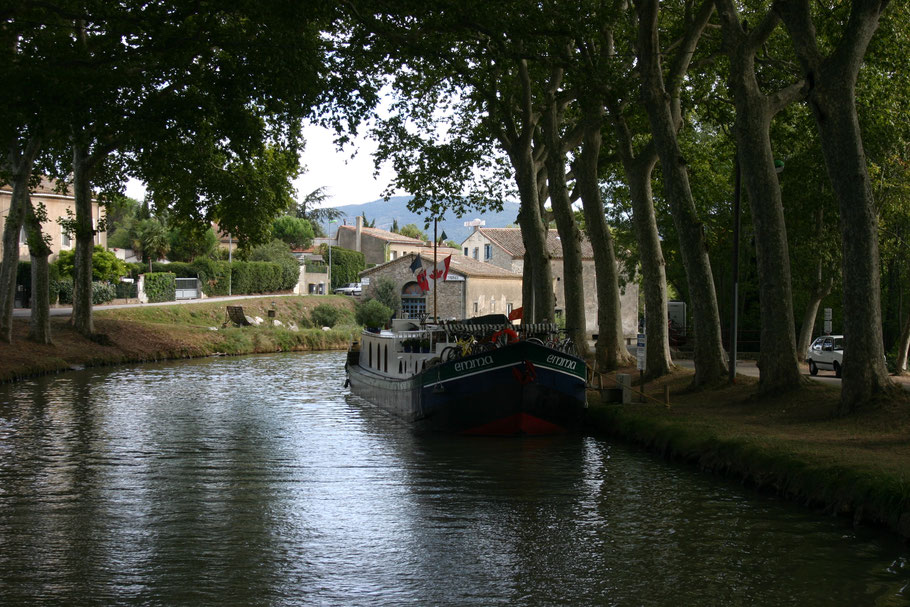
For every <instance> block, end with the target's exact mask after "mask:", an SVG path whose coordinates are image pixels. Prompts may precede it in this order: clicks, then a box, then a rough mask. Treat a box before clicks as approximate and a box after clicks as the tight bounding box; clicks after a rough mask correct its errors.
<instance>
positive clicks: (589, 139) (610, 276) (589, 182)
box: [574, 109, 633, 371]
mask: <svg viewBox="0 0 910 607" xmlns="http://www.w3.org/2000/svg"><path fill="white" fill-rule="evenodd" d="M585 113H586V116H585V131H584V140H583V141H582V148H581V153H580V155H579V158H578V161H577V162H576V163H575V166H574V169H575V180H576V183H577V184H578V190H579V192H580V193H581V203H582V207H583V209H584V214H585V223H586V224H587V227H588V236H589V237H590V239H591V246H592V248H593V249H594V268H595V275H594V279H595V281H596V285H597V324H598V334H597V343H596V344H595V346H594V351H595V358H596V361H597V368H598V369H599V370H600V371H612V370H613V369H618V368H619V367H623V366H626V365H629V364H631V363H632V361H633V359H632V355H631V354H629V351H628V350H627V349H626V345H625V336H624V335H623V329H622V307H621V304H620V297H619V272H618V271H617V266H616V256H615V254H614V251H613V235H612V234H611V233H610V226H609V225H607V220H606V217H605V216H604V204H603V199H602V198H601V194H600V184H599V183H598V162H599V159H600V149H601V144H602V141H601V134H600V129H601V126H602V124H601V122H602V113H601V112H600V110H594V109H588V110H586V112H585Z"/></svg>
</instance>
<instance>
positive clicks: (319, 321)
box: [310, 304, 341, 327]
mask: <svg viewBox="0 0 910 607" xmlns="http://www.w3.org/2000/svg"><path fill="white" fill-rule="evenodd" d="M310 318H312V319H313V325H314V326H316V327H334V326H335V325H336V324H337V323H338V320H339V319H340V318H341V310H340V309H338V308H336V307H335V306H333V305H330V304H319V305H318V306H316V307H315V308H313V311H312V312H310Z"/></svg>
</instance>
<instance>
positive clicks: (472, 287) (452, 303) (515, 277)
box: [360, 253, 521, 320]
mask: <svg viewBox="0 0 910 607" xmlns="http://www.w3.org/2000/svg"><path fill="white" fill-rule="evenodd" d="M419 255H420V258H421V263H422V264H423V267H425V268H430V267H432V266H433V256H432V254H425V253H420V254H419ZM416 256H417V254H414V253H411V254H407V255H405V256H403V257H399V258H398V259H394V260H392V261H389V262H386V263H384V264H381V265H378V266H375V267H372V268H369V269H367V270H364V271H363V272H361V274H360V277H361V281H362V282H363V283H364V285H363V288H364V294H365V295H366V294H369V290H370V287H371V285H373V284H375V282H376V281H377V280H379V279H380V278H387V279H390V280H392V281H393V282H394V283H395V284H396V285H397V286H398V289H399V293H401V297H402V308H401V310H396V314H397V316H398V317H399V318H419V317H420V315H421V314H429V315H431V316H432V315H433V306H434V299H435V305H436V315H437V316H438V317H439V318H441V319H455V320H463V319H465V318H470V317H472V316H479V315H483V314H508V313H509V312H511V311H512V310H514V309H516V308H519V307H521V275H520V274H516V273H514V272H511V271H509V270H506V269H503V268H500V267H497V266H493V265H491V264H485V263H482V262H478V261H475V260H473V259H469V258H465V257H463V256H460V255H452V259H451V262H450V264H449V275H448V277H447V278H446V280H445V281H442V282H440V283H439V285H438V291H437V292H436V295H435V298H434V294H433V291H430V292H429V293H426V294H424V293H423V292H422V291H421V290H420V287H419V286H418V285H417V277H416V276H415V273H414V272H413V271H412V270H411V264H412V263H413V262H414V259H415V257H416ZM438 259H439V260H440V261H441V260H442V259H443V257H441V256H438Z"/></svg>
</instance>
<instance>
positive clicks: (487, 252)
mask: <svg viewBox="0 0 910 607" xmlns="http://www.w3.org/2000/svg"><path fill="white" fill-rule="evenodd" d="M483 258H484V259H493V245H491V244H485V245H483Z"/></svg>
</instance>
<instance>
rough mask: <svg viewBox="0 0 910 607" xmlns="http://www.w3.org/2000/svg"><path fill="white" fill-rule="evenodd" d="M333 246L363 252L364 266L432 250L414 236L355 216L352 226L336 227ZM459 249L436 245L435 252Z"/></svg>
mask: <svg viewBox="0 0 910 607" xmlns="http://www.w3.org/2000/svg"><path fill="white" fill-rule="evenodd" d="M332 244H333V245H335V246H339V247H342V248H344V249H350V250H352V251H359V252H361V253H363V258H364V261H365V262H366V264H367V265H371V264H380V263H385V262H387V261H392V260H395V259H398V258H400V257H402V256H403V255H408V254H417V253H422V254H430V255H432V253H433V243H432V242H424V241H423V240H419V239H417V238H410V237H408V236H402V235H401V234H396V233H395V232H389V231H388V230H381V229H379V228H366V227H364V226H363V217H357V218H356V223H355V225H352V226H349V225H343V226H338V231H337V232H336V234H335V240H334V242H332ZM453 253H454V254H457V253H458V251H457V250H455V249H450V248H448V247H439V248H438V250H437V254H439V255H442V256H443V257H445V256H446V255H449V254H453Z"/></svg>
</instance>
